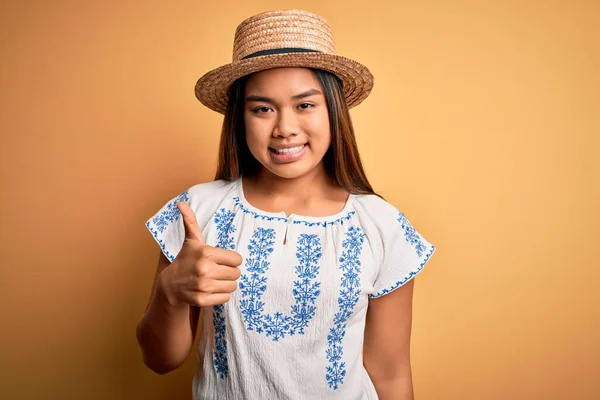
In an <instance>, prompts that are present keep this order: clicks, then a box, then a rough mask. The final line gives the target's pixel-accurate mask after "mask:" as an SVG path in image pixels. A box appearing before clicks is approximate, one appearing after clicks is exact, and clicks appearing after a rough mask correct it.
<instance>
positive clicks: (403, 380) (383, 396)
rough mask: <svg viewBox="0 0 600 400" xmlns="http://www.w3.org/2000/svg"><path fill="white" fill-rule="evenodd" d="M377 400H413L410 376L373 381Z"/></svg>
mask: <svg viewBox="0 0 600 400" xmlns="http://www.w3.org/2000/svg"><path fill="white" fill-rule="evenodd" d="M373 385H374V386H375V390H376V391H377V396H378V397H379V400H414V394H413V385H412V378H411V376H410V375H407V376H402V377H396V378H392V379H379V380H373Z"/></svg>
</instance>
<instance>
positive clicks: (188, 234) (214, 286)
mask: <svg viewBox="0 0 600 400" xmlns="http://www.w3.org/2000/svg"><path fill="white" fill-rule="evenodd" d="M177 208H178V209H179V211H180V212H181V215H182V217H183V226H184V229H185V239H184V242H183V247H182V248H181V251H180V252H179V254H178V255H177V257H175V260H173V262H172V263H171V265H169V266H168V267H167V268H165V269H164V270H163V271H162V272H161V274H160V279H159V282H160V287H161V289H162V291H163V293H164V295H165V296H166V298H167V301H168V302H169V303H170V304H171V305H173V306H183V305H191V306H198V307H206V306H214V305H217V304H223V303H226V302H227V301H229V299H230V298H231V293H232V292H233V291H235V290H236V289H237V282H236V281H237V280H238V279H239V277H240V275H241V272H240V269H239V268H238V267H239V266H240V265H241V264H242V256H240V254H239V253H237V252H235V251H231V250H226V249H221V248H215V247H212V246H209V245H207V244H206V241H205V240H204V236H203V235H202V232H201V230H200V226H199V225H198V221H197V220H196V215H195V214H194V212H193V211H192V209H191V208H190V206H189V205H188V204H187V203H185V202H179V203H177Z"/></svg>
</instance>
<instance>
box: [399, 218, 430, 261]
mask: <svg viewBox="0 0 600 400" xmlns="http://www.w3.org/2000/svg"><path fill="white" fill-rule="evenodd" d="M398 222H400V227H402V229H404V237H405V238H406V241H407V242H408V243H410V244H411V245H412V246H414V248H415V250H416V251H417V255H418V256H419V257H422V256H423V253H424V252H425V243H423V240H421V236H420V235H419V234H418V233H417V231H416V230H415V228H413V226H412V225H411V224H410V222H408V219H406V216H405V215H404V214H403V213H402V212H398Z"/></svg>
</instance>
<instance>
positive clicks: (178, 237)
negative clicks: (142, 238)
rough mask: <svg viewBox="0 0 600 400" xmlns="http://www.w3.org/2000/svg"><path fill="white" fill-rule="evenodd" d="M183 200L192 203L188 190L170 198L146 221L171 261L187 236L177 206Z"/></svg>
mask: <svg viewBox="0 0 600 400" xmlns="http://www.w3.org/2000/svg"><path fill="white" fill-rule="evenodd" d="M182 201H183V202H186V203H188V204H190V199H189V195H188V191H187V190H186V191H184V192H182V193H181V194H179V195H178V196H177V197H174V198H172V199H171V200H169V201H168V202H167V203H166V204H165V205H164V206H163V207H162V208H161V209H160V210H158V212H156V214H154V215H153V216H152V217H150V219H148V221H146V227H147V228H148V230H149V231H150V233H151V234H152V236H153V237H154V240H156V242H157V243H158V245H159V246H160V248H161V250H162V252H163V254H164V255H165V256H166V257H167V258H168V259H169V261H171V262H173V260H174V259H175V257H176V256H177V254H179V251H180V250H181V247H182V246H183V239H184V237H185V230H184V227H183V219H182V218H181V213H180V212H179V209H178V208H177V203H179V202H182Z"/></svg>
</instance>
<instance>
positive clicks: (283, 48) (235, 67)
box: [195, 10, 373, 114]
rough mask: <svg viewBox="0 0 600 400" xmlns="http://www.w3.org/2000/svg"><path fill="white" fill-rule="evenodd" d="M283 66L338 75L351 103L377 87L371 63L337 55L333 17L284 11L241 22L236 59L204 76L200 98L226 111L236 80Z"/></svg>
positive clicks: (358, 102) (355, 103) (235, 51)
mask: <svg viewBox="0 0 600 400" xmlns="http://www.w3.org/2000/svg"><path fill="white" fill-rule="evenodd" d="M278 67H306V68H316V69H322V70H326V71H329V72H331V73H333V74H335V75H337V76H338V77H339V78H340V79H341V80H342V82H343V87H344V96H345V97H346V102H347V103H348V107H349V108H351V107H354V106H356V105H358V104H360V103H361V102H362V101H363V100H364V99H365V98H367V96H368V95H369V93H370V92H371V89H372V88H373V75H372V74H371V72H369V70H368V69H367V67H365V66H364V65H362V64H360V63H358V62H356V61H354V60H351V59H349V58H346V57H343V56H340V55H337V54H336V52H335V45H334V42H333V36H332V33H331V27H330V26H329V24H328V23H327V21H325V20H324V19H323V18H322V17H320V16H319V15H317V14H313V13H310V12H307V11H301V10H279V11H270V12H265V13H261V14H258V15H255V16H252V17H250V18H248V19H246V20H244V21H243V22H242V23H241V24H240V25H239V26H238V27H237V29H236V31H235V38H234V42H233V57H232V62H231V63H230V64H227V65H224V66H222V67H219V68H217V69H214V70H212V71H210V72H208V73H207V74H205V75H204V76H203V77H201V78H200V79H199V80H198V82H197V83H196V89H195V92H196V97H197V98H198V100H200V101H201V102H202V104H204V105H205V106H206V107H208V108H210V109H211V110H214V111H217V112H219V113H221V114H224V113H225V109H226V107H227V98H228V95H229V88H230V87H231V84H232V83H233V82H234V81H235V80H236V79H238V78H240V77H242V76H245V75H248V74H251V73H253V72H258V71H262V70H265V69H271V68H278Z"/></svg>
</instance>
